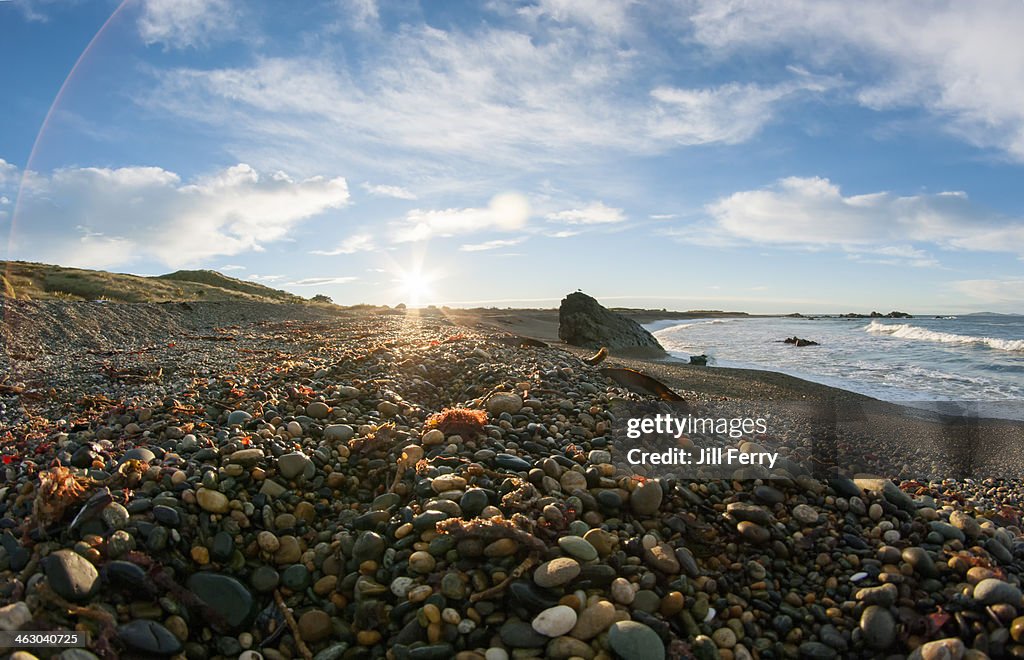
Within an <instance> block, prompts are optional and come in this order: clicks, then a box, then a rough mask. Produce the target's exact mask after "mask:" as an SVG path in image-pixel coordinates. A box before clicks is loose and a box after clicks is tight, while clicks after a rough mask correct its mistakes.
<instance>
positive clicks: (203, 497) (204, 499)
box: [196, 488, 230, 514]
mask: <svg viewBox="0 0 1024 660" xmlns="http://www.w3.org/2000/svg"><path fill="white" fill-rule="evenodd" d="M196 501H197V502H198V503H199V506H200V508H202V509H203V511H209V512H210V513H221V514H223V513H227V512H228V509H229V506H228V505H229V504H230V502H229V500H228V496H227V495H225V494H224V493H222V492H220V491H217V490H211V489H209V488H200V489H199V490H198V491H196Z"/></svg>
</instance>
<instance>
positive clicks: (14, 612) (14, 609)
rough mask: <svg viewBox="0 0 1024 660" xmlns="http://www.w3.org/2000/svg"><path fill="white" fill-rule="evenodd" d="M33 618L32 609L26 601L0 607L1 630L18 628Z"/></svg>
mask: <svg viewBox="0 0 1024 660" xmlns="http://www.w3.org/2000/svg"><path fill="white" fill-rule="evenodd" d="M31 620H32V610H30V609H29V608H28V605H26V604H25V602H24V601H18V602H16V603H11V604H9V605H4V606H3V607H0V630H3V631H10V630H18V629H19V628H21V627H22V626H23V625H25V624H26V623H28V622H29V621H31Z"/></svg>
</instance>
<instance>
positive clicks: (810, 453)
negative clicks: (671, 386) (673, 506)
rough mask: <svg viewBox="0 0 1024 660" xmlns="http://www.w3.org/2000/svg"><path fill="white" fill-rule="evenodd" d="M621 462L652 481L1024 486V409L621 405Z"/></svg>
mask: <svg viewBox="0 0 1024 660" xmlns="http://www.w3.org/2000/svg"><path fill="white" fill-rule="evenodd" d="M611 412H612V414H613V418H614V422H613V425H612V431H611V440H612V442H611V446H612V461H613V463H614V464H615V465H616V466H617V467H619V468H621V469H622V470H624V471H627V472H630V473H634V474H637V475H640V476H645V477H671V478H678V479H741V480H746V479H776V478H777V479H793V478H796V477H799V476H800V475H810V476H813V477H815V478H823V479H825V478H832V477H835V476H839V475H843V476H849V477H853V476H856V475H874V476H878V477H884V478H889V479H897V480H907V479H919V480H935V479H990V478H991V479H1015V480H1020V479H1024V405H1022V402H1020V401H1007V402H998V403H992V402H976V401H925V402H914V403H913V404H912V405H909V406H908V405H896V404H891V403H886V402H882V401H874V400H869V399H865V400H863V401H853V402H846V401H844V402H839V403H836V402H808V401H744V402H735V401H726V402H709V403H701V404H698V405H692V404H687V403H678V402H650V401H647V402H636V401H620V402H617V403H615V404H614V405H613V406H612V410H611Z"/></svg>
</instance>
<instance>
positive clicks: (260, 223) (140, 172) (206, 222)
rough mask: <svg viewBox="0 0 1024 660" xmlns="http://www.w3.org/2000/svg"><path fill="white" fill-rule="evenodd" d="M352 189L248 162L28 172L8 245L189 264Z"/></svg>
mask: <svg viewBox="0 0 1024 660" xmlns="http://www.w3.org/2000/svg"><path fill="white" fill-rule="evenodd" d="M348 199H349V193H348V186H347V185H346V182H345V179H343V178H340V177H339V178H333V179H328V178H324V177H311V178H308V179H304V180H293V179H291V178H289V177H288V176H287V175H285V174H283V173H281V172H276V173H270V174H263V173H260V172H258V171H256V170H255V169H253V168H252V167H250V166H248V165H245V164H239V165H235V166H233V167H229V168H227V169H225V170H222V171H220V172H216V173H214V174H212V175H209V176H205V177H201V178H199V179H196V180H194V181H190V182H184V181H182V180H181V177H179V176H178V175H177V174H176V173H174V172H171V171H168V170H165V169H162V168H159V167H124V168H118V169H107V168H95V167H78V168H65V169H60V170H56V171H54V172H52V173H50V174H41V173H36V172H28V173H27V174H26V176H25V179H24V186H23V188H22V191H21V203H20V206H19V209H18V213H19V215H18V222H17V226H16V231H15V232H14V233H13V234H12V239H11V243H10V253H11V254H12V255H21V256H25V257H33V258H38V259H41V260H44V261H48V262H51V263H60V264H63V265H77V266H83V267H110V266H118V265H124V264H130V263H134V262H139V261H143V260H149V261H156V262H159V263H162V264H165V265H167V266H170V267H183V266H190V265H196V264H200V263H203V262H204V261H206V260H208V259H211V258H213V257H217V256H224V255H237V254H241V253H244V252H251V251H259V250H262V249H263V246H264V244H266V243H271V242H275V241H282V240H286V239H287V238H288V237H289V234H290V232H291V230H292V228H293V227H295V226H296V225H298V224H299V223H301V222H302V221H304V220H306V219H308V218H312V217H314V216H317V215H320V214H321V213H324V212H325V211H328V210H332V209H339V208H342V207H344V206H345V205H346V204H347V203H348ZM69 227H78V229H77V230H75V231H69V230H68V228H69Z"/></svg>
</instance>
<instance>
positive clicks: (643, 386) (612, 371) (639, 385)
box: [601, 367, 686, 401]
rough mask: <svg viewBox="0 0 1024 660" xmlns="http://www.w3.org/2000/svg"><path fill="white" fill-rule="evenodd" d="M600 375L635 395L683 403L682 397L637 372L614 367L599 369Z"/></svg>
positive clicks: (659, 382) (662, 384)
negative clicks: (650, 395)
mask: <svg viewBox="0 0 1024 660" xmlns="http://www.w3.org/2000/svg"><path fill="white" fill-rule="evenodd" d="M601 374H602V375H604V376H607V377H608V378H611V379H612V380H614V381H615V382H616V383H618V384H619V385H622V386H623V387H625V388H626V389H628V390H630V391H631V392H636V393H637V394H653V395H654V396H656V397H658V398H659V399H661V400H662V401H685V400H686V399H684V398H683V397H681V396H679V395H678V394H676V393H675V392H673V391H672V390H671V389H670V388H669V387H668V386H667V385H665V384H664V383H662V382H661V381H659V380H657V379H655V378H651V377H650V376H648V375H647V374H642V373H640V372H639V371H634V370H632V369H621V368H615V367H605V368H604V369H601Z"/></svg>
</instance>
